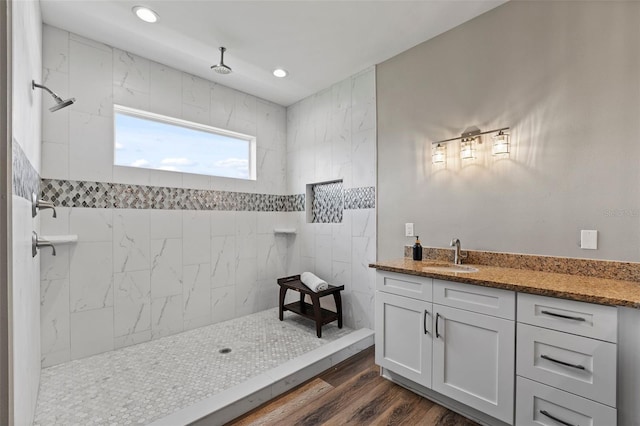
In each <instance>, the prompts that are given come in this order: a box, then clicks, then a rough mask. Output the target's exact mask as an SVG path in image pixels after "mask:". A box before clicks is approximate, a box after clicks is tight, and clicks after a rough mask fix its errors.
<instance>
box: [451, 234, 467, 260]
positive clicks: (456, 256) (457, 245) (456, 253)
mask: <svg viewBox="0 0 640 426" xmlns="http://www.w3.org/2000/svg"><path fill="white" fill-rule="evenodd" d="M450 246H451V247H454V249H453V263H455V264H456V265H462V259H465V258H466V257H467V255H462V252H461V250H460V240H459V239H457V238H454V239H453V240H451V244H450Z"/></svg>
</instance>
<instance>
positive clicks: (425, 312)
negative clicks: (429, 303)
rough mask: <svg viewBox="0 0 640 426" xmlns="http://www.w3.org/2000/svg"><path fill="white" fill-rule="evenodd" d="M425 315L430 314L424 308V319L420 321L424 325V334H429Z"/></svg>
mask: <svg viewBox="0 0 640 426" xmlns="http://www.w3.org/2000/svg"><path fill="white" fill-rule="evenodd" d="M427 315H430V314H429V311H427V310H426V309H425V310H424V320H423V321H422V326H423V327H424V334H429V331H428V330H427Z"/></svg>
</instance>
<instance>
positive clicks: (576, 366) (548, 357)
mask: <svg viewBox="0 0 640 426" xmlns="http://www.w3.org/2000/svg"><path fill="white" fill-rule="evenodd" d="M540 358H542V359H546V360H547V361H551V362H555V363H556V364H561V365H566V366H567V367H571V368H577V369H578V370H584V369H585V368H584V365H579V364H571V363H570V362H565V361H560V360H558V359H554V358H551V357H550V356H549V355H544V354H542V355H540Z"/></svg>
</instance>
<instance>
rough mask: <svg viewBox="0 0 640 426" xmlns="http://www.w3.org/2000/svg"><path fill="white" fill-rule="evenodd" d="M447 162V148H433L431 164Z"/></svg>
mask: <svg viewBox="0 0 640 426" xmlns="http://www.w3.org/2000/svg"><path fill="white" fill-rule="evenodd" d="M446 162H447V147H446V146H445V145H441V144H437V145H436V146H434V147H433V148H431V163H432V164H442V163H446Z"/></svg>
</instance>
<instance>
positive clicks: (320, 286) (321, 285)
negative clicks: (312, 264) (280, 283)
mask: <svg viewBox="0 0 640 426" xmlns="http://www.w3.org/2000/svg"><path fill="white" fill-rule="evenodd" d="M300 281H302V284H304V285H306V286H307V287H309V288H310V289H311V290H313V291H315V292H316V293H317V292H319V291H323V290H326V289H328V288H329V284H327V282H326V281H324V280H323V279H321V278H318V277H317V276H316V275H314V274H312V273H311V272H303V273H302V275H300Z"/></svg>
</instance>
